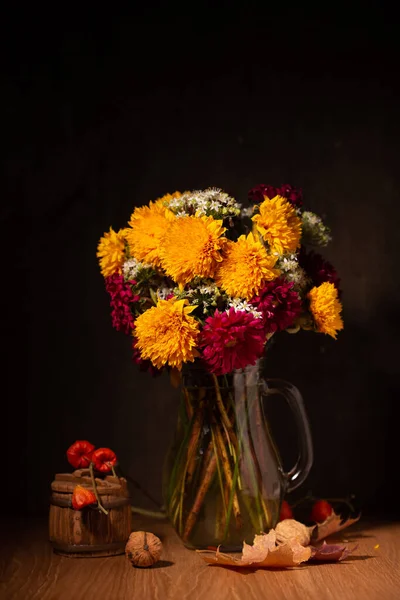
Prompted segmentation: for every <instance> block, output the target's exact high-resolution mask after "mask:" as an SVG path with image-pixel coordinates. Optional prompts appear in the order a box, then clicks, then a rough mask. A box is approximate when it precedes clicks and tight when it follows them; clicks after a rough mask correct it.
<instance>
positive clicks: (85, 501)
mask: <svg viewBox="0 0 400 600" xmlns="http://www.w3.org/2000/svg"><path fill="white" fill-rule="evenodd" d="M96 502H97V500H96V496H95V495H94V493H93V492H92V490H88V488H84V487H83V486H82V485H77V486H76V487H75V489H74V491H73V493H72V508H74V509H75V510H81V509H82V508H85V506H89V505H90V504H96Z"/></svg>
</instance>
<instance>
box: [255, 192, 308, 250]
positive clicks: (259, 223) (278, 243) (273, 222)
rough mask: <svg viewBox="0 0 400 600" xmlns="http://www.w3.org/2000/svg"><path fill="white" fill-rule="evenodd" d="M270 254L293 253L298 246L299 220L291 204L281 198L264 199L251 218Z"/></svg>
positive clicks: (299, 234)
mask: <svg viewBox="0 0 400 600" xmlns="http://www.w3.org/2000/svg"><path fill="white" fill-rule="evenodd" d="M252 220H253V221H254V223H255V225H256V228H257V230H258V231H259V232H260V233H261V235H262V237H263V239H264V240H265V241H266V242H268V244H269V247H270V249H271V252H278V253H279V254H286V253H288V252H295V251H296V248H298V247H299V245H300V236H301V219H300V218H299V217H298V216H297V214H296V211H295V209H294V208H293V206H292V204H290V202H288V201H287V200H286V198H283V197H282V196H275V198H272V199H269V198H265V200H264V202H262V203H261V204H260V213H259V214H257V215H254V217H253V218H252Z"/></svg>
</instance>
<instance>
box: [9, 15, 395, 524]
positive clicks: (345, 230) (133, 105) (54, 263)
mask: <svg viewBox="0 0 400 600" xmlns="http://www.w3.org/2000/svg"><path fill="white" fill-rule="evenodd" d="M246 6H247V7H246V8H242V9H240V10H239V9H236V8H235V7H234V5H230V4H228V3H227V4H225V5H223V4H218V3H217V4H213V5H212V7H211V5H210V6H206V5H201V4H200V5H198V4H196V8H193V6H190V5H189V6H188V7H187V8H186V12H184V11H183V9H182V10H180V9H178V8H176V7H175V8H174V7H173V6H172V5H171V4H168V5H166V4H163V5H160V6H158V5H156V4H154V3H153V4H149V5H148V6H144V7H143V6H141V7H140V8H135V9H134V10H133V11H132V12H131V13H130V14H128V13H122V12H121V13H120V14H117V13H116V12H115V11H114V12H111V14H110V12H107V14H100V13H99V12H98V11H96V12H95V13H94V12H93V13H91V14H84V13H82V12H79V13H73V12H68V13H67V11H65V12H66V13H67V14H62V13H61V14H55V13H51V12H46V13H45V12H44V11H43V14H40V11H39V12H38V10H37V7H35V12H33V11H32V13H29V12H27V9H22V8H14V12H13V13H11V12H10V10H11V9H9V10H8V12H7V14H6V15H3V19H2V29H3V31H2V40H3V44H4V49H3V51H2V59H3V61H4V68H3V70H2V73H3V74H2V90H1V97H2V100H3V109H2V121H3V128H2V129H3V134H2V141H3V146H4V150H5V161H4V175H5V187H4V190H5V191H6V193H5V194H4V199H5V202H3V206H2V232H3V234H2V242H3V244H4V250H3V261H2V262H3V269H2V271H3V272H2V279H3V293H2V303H3V305H4V306H3V309H2V314H3V316H4V317H5V318H4V323H3V333H2V341H3V344H2V345H3V351H4V359H3V366H4V390H5V394H4V397H3V399H4V406H5V416H6V419H5V422H4V425H5V426H4V428H3V429H4V433H3V449H4V456H3V460H2V465H3V469H4V470H5V475H6V481H8V482H9V486H8V491H7V493H4V494H3V495H2V499H3V500H4V501H5V502H6V504H7V507H8V509H9V510H11V511H12V510H15V511H19V512H21V511H23V512H32V513H44V512H45V511H46V510H47V509H48V500H49V485H50V482H51V480H52V478H53V475H54V473H56V472H60V471H63V470H67V469H68V470H69V466H68V464H67V462H66V460H65V450H66V448H67V447H68V446H69V445H70V444H71V443H72V442H73V441H74V440H75V439H82V438H83V439H89V440H91V441H92V442H93V443H94V444H96V445H99V446H110V447H112V448H113V449H114V450H115V451H116V452H117V454H118V456H119V458H120V462H121V464H122V465H123V467H124V469H125V470H126V471H127V472H128V473H129V474H130V475H131V476H132V477H134V478H135V479H136V480H138V481H140V483H141V484H142V485H143V486H144V487H145V488H146V489H147V490H149V491H150V492H151V493H152V494H153V495H154V496H156V497H157V498H158V499H159V500H161V493H160V483H161V470H162V461H163V458H164V455H165V452H166V450H167V448H168V444H169V442H170V439H171V436H172V434H173V430H174V425H175V419H176V414H177V405H178V394H177V392H176V391H175V390H173V389H172V388H170V386H169V382H168V380H167V378H164V377H162V378H159V379H152V378H151V377H150V376H148V375H145V374H141V373H139V372H138V370H137V368H136V367H135V366H134V365H133V364H132V362H131V351H130V341H129V339H128V338H125V337H124V335H123V334H119V333H117V332H115V331H114V330H113V329H112V327H111V320H110V316H109V308H108V298H107V295H106V292H105V290H104V285H103V280H102V277H101V275H100V273H99V269H98V265H97V261H96V245H97V242H98V239H99V237H100V236H101V235H102V234H103V232H104V231H105V230H107V229H108V228H109V226H110V225H112V226H113V227H114V228H115V229H118V228H119V227H122V226H124V225H125V222H126V221H127V219H128V217H129V216H130V214H131V212H132V210H133V207H134V206H138V205H141V204H143V203H146V202H148V201H149V200H150V199H155V198H157V197H159V196H161V195H163V194H164V193H167V192H173V191H175V190H176V189H178V190H181V191H183V190H185V189H195V188H205V187H208V186H218V187H221V188H223V189H224V190H225V191H227V192H229V193H230V194H232V195H234V196H235V197H236V198H237V199H238V200H239V201H245V200H246V195H247V190H248V189H249V188H250V187H252V186H253V185H255V184H257V183H270V184H273V185H280V184H282V183H291V184H293V185H295V186H299V187H302V188H303V190H304V194H305V203H306V206H307V207H308V208H309V209H310V210H314V211H315V212H317V213H318V214H320V215H322V216H323V217H324V218H325V220H326V222H327V223H328V224H329V225H330V226H331V228H332V230H333V234H334V240H333V242H332V244H331V245H330V246H329V247H328V248H327V249H326V252H325V256H326V257H327V258H328V259H329V260H331V261H332V262H333V263H334V264H335V266H336V267H337V269H338V271H339V274H340V276H341V278H342V288H343V302H344V320H345V330H344V332H342V333H340V335H339V337H338V340H337V341H336V342H334V341H333V340H331V339H330V338H328V337H327V336H322V335H321V336H319V335H315V334H311V333H306V332H302V333H300V334H298V335H296V336H289V335H287V334H283V335H282V336H281V338H280V339H279V341H278V342H277V343H276V344H275V347H274V349H273V351H271V353H270V360H269V363H268V370H269V374H270V375H271V376H274V377H283V378H285V379H288V380H289V381H291V382H292V383H294V384H295V385H297V386H298V387H299V389H300V390H301V392H302V394H303V396H304V399H305V402H306V406H307V410H308V414H309V418H310V421H311V426H312V431H313V437H314V445H315V463H314V467H313V470H312V473H311V474H310V476H309V478H308V480H307V483H305V484H304V486H303V489H302V490H301V491H300V493H306V491H307V490H309V489H312V490H313V491H314V493H316V494H317V495H321V496H345V495H347V494H349V493H354V494H356V496H357V499H358V502H359V504H360V506H362V508H363V510H364V513H365V514H367V515H368V514H371V515H373V514H376V515H380V516H394V515H396V514H399V506H398V504H397V503H396V502H395V501H394V499H393V488H394V486H395V485H396V483H398V482H399V474H398V460H399V451H398V430H399V408H398V402H399V386H398V370H399V369H398V338H399V319H398V303H399V284H398V278H399V274H398V265H399V262H398V259H399V256H398V239H399V233H398V220H399V216H400V214H399V212H400V211H399V189H400V175H399V162H398V160H399V133H400V132H399V112H398V110H399V109H398V103H399V96H398V83H397V79H398V42H397V38H398V31H397V28H396V27H395V25H394V23H395V21H394V18H393V15H391V14H389V13H388V12H387V11H386V10H385V8H384V6H383V5H380V7H373V5H370V6H369V7H365V5H363V7H362V10H361V7H360V9H359V10H358V9H357V7H355V5H353V12H349V11H346V12H344V11H343V12H341V13H338V12H335V11H334V10H333V9H332V8H329V7H326V8H325V9H324V12H323V13H322V12H319V13H318V14H317V13H315V12H314V11H312V10H311V9H310V10H309V11H307V10H306V8H305V7H304V6H303V7H302V9H301V10H300V9H299V8H296V9H295V8H291V7H290V6H288V5H285V7H283V6H282V7H276V6H274V8H269V6H268V4H263V5H262V6H263V9H262V10H261V9H260V8H259V6H260V5H256V4H251V3H250V4H248V5H246ZM216 7H217V8H216ZM6 384H7V385H6ZM3 415H4V412H3ZM289 421H290V419H289V417H288V416H287V415H286V414H283V416H282V419H281V421H280V422H279V424H278V428H279V432H277V436H278V439H279V441H280V445H281V446H282V447H283V455H284V458H285V460H286V461H290V460H292V451H293V428H292V425H291V424H290V422H289ZM288 466H289V465H288ZM134 502H135V503H136V504H140V505H142V506H145V507H148V508H151V505H150V504H149V503H148V502H147V500H146V499H145V498H143V497H142V496H140V494H138V493H135V495H134Z"/></svg>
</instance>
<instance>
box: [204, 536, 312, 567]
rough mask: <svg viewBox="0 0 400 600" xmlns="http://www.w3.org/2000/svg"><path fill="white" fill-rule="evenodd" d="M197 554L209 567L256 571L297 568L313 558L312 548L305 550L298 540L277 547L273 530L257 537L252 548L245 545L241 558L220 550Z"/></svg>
mask: <svg viewBox="0 0 400 600" xmlns="http://www.w3.org/2000/svg"><path fill="white" fill-rule="evenodd" d="M197 552H198V553H199V554H200V555H201V557H202V558H203V560H204V561H205V562H206V563H207V564H209V565H221V566H227V567H228V566H229V567H237V568H243V567H252V568H255V569H258V568H266V567H269V568H274V567H296V566H297V565H299V564H300V563H302V562H305V561H307V560H308V559H309V558H310V556H311V548H310V547H308V548H304V546H302V545H301V544H299V542H298V541H297V540H291V541H289V542H287V543H284V544H280V545H278V546H277V545H276V533H275V531H274V530H273V529H272V530H271V531H270V532H269V533H268V534H265V535H256V536H255V538H254V544H253V545H252V546H250V545H248V544H246V543H244V544H243V553H242V556H241V557H235V556H232V555H229V554H223V553H222V552H220V551H219V550H217V552H216V553H214V552H211V551H209V550H198V551H197Z"/></svg>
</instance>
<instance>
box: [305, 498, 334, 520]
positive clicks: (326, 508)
mask: <svg viewBox="0 0 400 600" xmlns="http://www.w3.org/2000/svg"><path fill="white" fill-rule="evenodd" d="M332 512H333V508H332V506H331V504H329V502H328V501H327V500H317V502H314V504H313V506H312V509H311V515H310V519H311V521H315V522H316V523H323V522H324V521H325V520H326V519H327V518H328V517H330V515H331V514H332Z"/></svg>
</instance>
